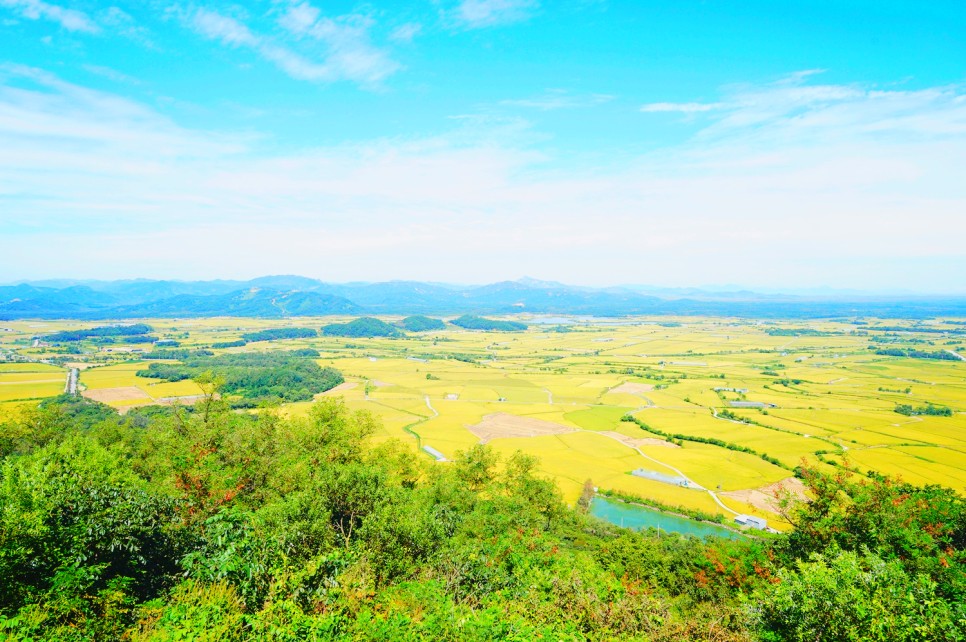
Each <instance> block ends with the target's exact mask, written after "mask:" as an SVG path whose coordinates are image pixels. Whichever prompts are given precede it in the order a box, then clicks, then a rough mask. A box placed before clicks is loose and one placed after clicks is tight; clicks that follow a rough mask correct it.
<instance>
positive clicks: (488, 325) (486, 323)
mask: <svg viewBox="0 0 966 642" xmlns="http://www.w3.org/2000/svg"><path fill="white" fill-rule="evenodd" d="M450 323H452V324H453V325H457V326H459V327H461V328H466V329H467V330H497V331H500V332H519V331H521V330H526V329H527V324H526V323H520V322H519V321H499V320H497V319H487V318H486V317H478V316H475V315H472V314H464V315H463V316H461V317H459V318H458V319H454V320H452V321H450Z"/></svg>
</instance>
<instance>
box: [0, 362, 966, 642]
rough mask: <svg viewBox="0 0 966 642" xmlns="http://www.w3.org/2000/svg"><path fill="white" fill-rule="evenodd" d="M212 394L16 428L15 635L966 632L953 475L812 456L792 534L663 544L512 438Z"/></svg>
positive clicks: (34, 420) (10, 624)
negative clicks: (620, 522)
mask: <svg viewBox="0 0 966 642" xmlns="http://www.w3.org/2000/svg"><path fill="white" fill-rule="evenodd" d="M226 378H227V377H226ZM214 393H215V390H214V389H213V388H209V394H208V395H207V396H206V398H205V399H204V400H202V401H201V402H199V404H198V406H197V408H196V411H195V412H191V413H184V412H182V411H178V410H177V409H173V408H150V409H134V410H131V411H130V412H129V413H128V414H126V415H124V416H120V415H118V414H116V413H115V412H114V411H113V410H111V409H109V408H107V407H105V406H102V405H100V404H96V403H94V402H90V401H87V400H84V399H81V398H73V397H63V398H59V399H57V400H54V401H52V402H48V403H46V404H44V405H43V406H42V407H40V408H37V409H34V410H30V411H27V412H26V413H25V414H24V416H23V417H22V418H21V419H20V420H18V421H14V422H9V423H7V424H3V425H0V449H2V450H0V456H2V462H0V636H2V637H4V638H5V639H11V640H28V639H51V640H54V639H56V640H116V639H129V640H135V641H140V640H188V639H198V640H313V639H314V640H326V639H395V640H404V639H405V640H409V639H448V640H457V639H459V640H532V639H538V638H543V639H573V640H583V639H592V640H597V639H628V640H652V641H668V642H670V641H671V640H716V641H720V642H732V641H734V642H737V641H745V640H765V641H769V642H770V641H786V640H787V641H792V640H882V641H886V640H889V641H904V640H909V641H912V640H956V639H963V637H964V636H966V609H964V604H966V600H964V598H966V595H964V590H966V582H964V579H966V573H964V569H966V565H964V563H966V556H964V549H966V504H964V501H963V499H962V498H960V497H959V496H957V495H956V494H955V493H953V492H952V491H950V490H947V489H943V488H939V487H936V486H931V487H927V488H917V487H913V486H910V485H907V484H902V483H899V482H895V481H891V480H888V479H876V480H860V479H855V478H851V477H848V476H846V475H841V476H839V477H835V478H830V477H826V476H823V475H820V474H818V473H815V472H812V471H805V472H804V475H805V477H804V481H805V482H806V483H807V484H808V486H809V487H810V488H811V490H812V493H813V494H814V501H812V502H811V503H810V504H806V505H797V506H791V505H789V506H787V507H786V512H787V516H788V518H789V519H790V520H791V521H792V523H793V524H795V530H794V531H793V532H792V533H791V534H790V535H787V536H780V537H778V538H776V539H774V540H756V539H750V538H748V539H743V540H741V541H730V540H708V541H701V540H697V539H694V538H688V537H682V536H673V535H672V536H669V535H668V534H666V533H665V534H664V536H663V537H658V536H657V534H656V533H653V532H644V533H634V532H630V531H625V530H622V529H619V528H616V527H613V526H610V525H608V524H605V523H602V522H599V521H597V520H595V519H593V518H590V517H588V516H586V515H585V514H584V512H583V511H582V510H572V509H570V508H568V507H567V506H565V505H564V504H563V503H562V502H561V500H560V497H559V494H558V491H557V490H556V488H555V486H554V485H553V484H552V483H551V482H549V481H548V480H546V479H543V478H541V477H540V476H539V475H537V474H536V473H535V470H536V462H535V460H533V459H532V458H530V457H527V456H523V455H521V454H519V453H518V454H516V455H513V456H511V457H509V458H508V459H506V460H502V461H501V460H499V459H498V458H497V456H496V455H495V454H494V453H493V452H492V451H491V450H489V449H488V448H487V447H483V446H476V447H473V448H471V449H470V450H468V451H466V452H462V453H460V454H459V455H458V456H457V457H456V458H455V461H454V462H452V463H451V464H447V465H438V464H434V463H432V462H430V461H429V460H428V459H424V458H417V457H413V456H412V450H411V449H410V448H409V447H408V446H405V445H402V444H399V443H396V442H389V443H385V444H382V445H380V446H378V447H373V446H372V444H371V442H370V441H369V436H370V435H372V434H373V433H374V431H375V430H376V428H377V425H376V423H375V420H374V419H373V417H372V416H371V415H369V414H368V413H365V412H352V411H350V410H348V409H347V408H346V406H345V405H344V404H343V403H342V402H341V401H340V400H338V399H325V400H323V401H322V402H320V403H318V404H316V405H315V406H314V407H313V408H312V410H311V412H310V414H309V416H308V417H307V418H305V419H283V418H281V417H280V416H277V415H276V414H274V413H272V412H262V413H258V414H257V415H249V414H244V413H242V414H239V413H233V412H230V411H229V408H228V405H227V403H226V402H225V401H224V400H220V399H219V398H217V397H216V396H215V394H214ZM587 485H588V486H591V484H590V482H588V484H587ZM585 503H586V502H585Z"/></svg>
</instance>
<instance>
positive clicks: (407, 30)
mask: <svg viewBox="0 0 966 642" xmlns="http://www.w3.org/2000/svg"><path fill="white" fill-rule="evenodd" d="M422 31H423V26H422V25H421V24H419V23H418V22H407V23H405V24H401V25H399V26H398V27H396V28H395V29H393V30H392V31H391V32H390V33H389V39H390V40H392V41H393V42H412V41H413V38H415V37H416V36H418V35H419V34H420V33H422Z"/></svg>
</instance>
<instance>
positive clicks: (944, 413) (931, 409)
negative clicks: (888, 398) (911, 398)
mask: <svg viewBox="0 0 966 642" xmlns="http://www.w3.org/2000/svg"><path fill="white" fill-rule="evenodd" d="M895 412H897V413H899V414H900V415H906V416H907V417H916V416H919V415H929V416H933V417H952V416H953V411H952V410H951V409H950V408H947V407H946V406H934V405H933V404H931V403H927V404H926V405H925V406H915V407H913V406H912V405H911V404H905V403H900V404H896V408H895Z"/></svg>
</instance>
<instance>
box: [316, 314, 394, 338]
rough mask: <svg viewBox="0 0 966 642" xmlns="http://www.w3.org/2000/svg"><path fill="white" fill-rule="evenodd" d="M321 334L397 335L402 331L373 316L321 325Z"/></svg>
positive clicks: (349, 335)
mask: <svg viewBox="0 0 966 642" xmlns="http://www.w3.org/2000/svg"><path fill="white" fill-rule="evenodd" d="M322 334H324V335H326V336H330V337H354V338H362V337H367V338H371V337H397V336H400V335H401V334H402V333H401V332H400V331H399V329H398V328H396V327H395V326H393V325H390V324H388V323H386V322H385V321H381V320H379V319H376V318H373V317H360V318H358V319H354V320H352V321H349V322H348V323H330V324H328V325H324V326H322Z"/></svg>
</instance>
